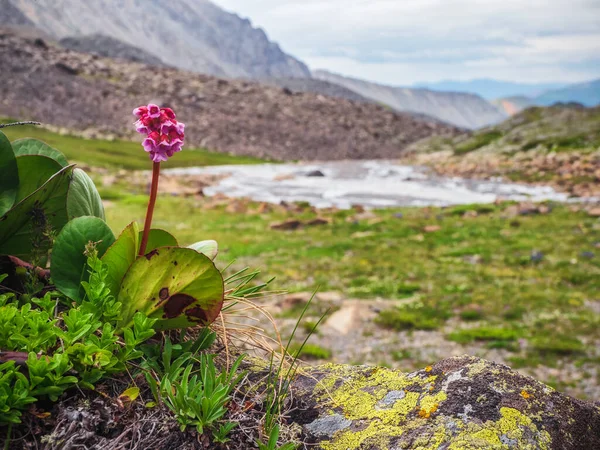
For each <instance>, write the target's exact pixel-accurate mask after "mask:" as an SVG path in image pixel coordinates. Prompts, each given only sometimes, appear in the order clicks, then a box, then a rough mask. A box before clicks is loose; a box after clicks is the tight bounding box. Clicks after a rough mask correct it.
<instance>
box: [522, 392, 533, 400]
mask: <svg viewBox="0 0 600 450" xmlns="http://www.w3.org/2000/svg"><path fill="white" fill-rule="evenodd" d="M521 397H523V398H524V399H528V398H529V397H531V394H530V393H529V392H527V391H526V390H522V391H521Z"/></svg>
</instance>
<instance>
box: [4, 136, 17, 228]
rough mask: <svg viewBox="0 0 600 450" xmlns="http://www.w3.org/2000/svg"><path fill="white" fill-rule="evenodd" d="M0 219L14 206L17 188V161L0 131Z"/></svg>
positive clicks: (8, 142)
mask: <svg viewBox="0 0 600 450" xmlns="http://www.w3.org/2000/svg"><path fill="white" fill-rule="evenodd" d="M0 174H2V176H0V217H1V216H2V215H4V214H5V213H6V211H8V210H9V209H10V208H11V207H12V206H13V205H14V204H15V199H16V198H17V189H18V188H19V171H18V169H17V160H16V158H15V154H14V152H13V148H12V146H11V145H10V141H9V140H8V138H7V137H6V136H5V135H4V133H2V132H1V131H0Z"/></svg>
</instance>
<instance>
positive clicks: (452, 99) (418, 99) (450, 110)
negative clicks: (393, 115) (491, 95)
mask: <svg viewBox="0 0 600 450" xmlns="http://www.w3.org/2000/svg"><path fill="white" fill-rule="evenodd" d="M313 77H314V78H317V79H320V80H324V81H328V82H331V83H335V84H338V85H340V86H343V87H345V88H348V89H350V90H352V91H354V92H357V93H358V94H360V95H362V96H364V97H367V98H371V99H373V100H375V101H377V102H379V103H382V104H385V105H387V106H389V107H391V108H393V109H395V110H397V111H401V112H411V113H418V114H425V115H429V116H432V117H435V118H436V119H438V120H441V121H443V122H446V123H450V124H452V125H455V126H458V127H461V128H469V129H473V128H480V127H483V126H487V125H491V124H494V123H498V122H500V121H502V120H503V119H505V117H506V116H505V115H504V114H503V113H501V112H500V111H499V110H498V109H497V108H496V107H495V106H493V105H492V104H491V103H489V102H488V101H486V100H485V99H483V98H481V97H480V96H478V95H476V94H471V93H454V92H436V91H432V90H429V89H424V88H418V89H415V88H406V87H393V86H386V85H383V84H378V83H373V82H370V81H364V80H359V79H356V78H351V77H345V76H342V75H337V74H334V73H331V72H328V71H325V70H316V71H313Z"/></svg>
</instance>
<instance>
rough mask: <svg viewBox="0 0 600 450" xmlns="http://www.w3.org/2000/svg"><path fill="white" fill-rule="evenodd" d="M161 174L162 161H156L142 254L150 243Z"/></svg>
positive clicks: (141, 247) (141, 246)
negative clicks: (149, 236)
mask: <svg viewBox="0 0 600 450" xmlns="http://www.w3.org/2000/svg"><path fill="white" fill-rule="evenodd" d="M159 175H160V163H159V162H155V163H154V165H153V166H152V187H151V188H150V200H148V210H147V211H146V222H145V223H144V232H143V234H142V243H141V244H140V252H139V255H140V256H144V255H145V254H146V246H147V245H148V235H149V234H150V227H151V226H152V215H153V214H154V204H155V203H156V195H157V193H158V177H159Z"/></svg>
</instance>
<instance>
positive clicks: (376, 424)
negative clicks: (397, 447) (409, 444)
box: [321, 421, 402, 450]
mask: <svg viewBox="0 0 600 450" xmlns="http://www.w3.org/2000/svg"><path fill="white" fill-rule="evenodd" d="M401 434H402V429H401V428H399V427H394V426H390V425H384V424H383V423H381V422H380V421H373V422H371V423H370V424H369V426H368V427H367V428H365V429H364V430H362V431H354V432H352V431H348V432H343V433H340V434H339V436H337V438H336V439H335V440H334V441H330V442H322V443H321V447H322V448H323V449H324V450H348V449H358V448H372V449H375V448H376V449H380V450H387V449H388V443H389V441H390V439H391V438H393V437H395V436H400V435H401Z"/></svg>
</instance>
